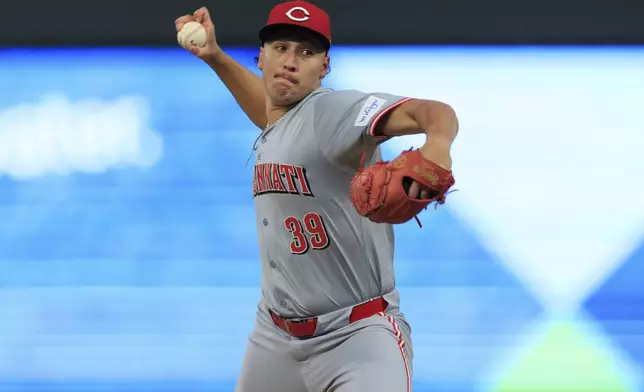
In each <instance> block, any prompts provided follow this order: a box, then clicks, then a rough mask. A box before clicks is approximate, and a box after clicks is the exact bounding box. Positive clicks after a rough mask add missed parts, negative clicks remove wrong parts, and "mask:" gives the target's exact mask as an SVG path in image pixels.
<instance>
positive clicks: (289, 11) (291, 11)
mask: <svg viewBox="0 0 644 392" xmlns="http://www.w3.org/2000/svg"><path fill="white" fill-rule="evenodd" d="M294 11H302V13H303V14H304V16H303V17H301V18H298V17H297V16H293V12H294ZM286 16H287V17H288V18H289V19H290V20H292V21H295V22H306V21H307V20H309V19H311V14H309V11H307V10H306V8H304V7H293V8H291V9H290V10H288V11H287V12H286Z"/></svg>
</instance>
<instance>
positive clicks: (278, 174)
mask: <svg viewBox="0 0 644 392" xmlns="http://www.w3.org/2000/svg"><path fill="white" fill-rule="evenodd" d="M267 193H289V194H294V195H302V196H313V193H312V192H311V186H310V185H309V180H308V178H306V169H305V168H303V167H302V166H297V165H287V164H284V163H268V162H267V163H258V164H256V165H255V168H254V170H253V197H255V196H259V195H264V194H267Z"/></svg>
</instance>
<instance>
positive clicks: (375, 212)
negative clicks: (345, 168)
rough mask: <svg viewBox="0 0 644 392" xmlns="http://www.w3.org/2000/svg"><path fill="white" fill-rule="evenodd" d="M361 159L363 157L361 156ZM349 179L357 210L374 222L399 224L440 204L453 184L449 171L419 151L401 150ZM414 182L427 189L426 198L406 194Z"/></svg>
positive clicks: (352, 199) (361, 169)
mask: <svg viewBox="0 0 644 392" xmlns="http://www.w3.org/2000/svg"><path fill="white" fill-rule="evenodd" d="M363 159H364V157H363ZM360 166H361V168H360V170H359V171H358V174H356V176H355V177H354V178H353V180H352V181H351V201H352V202H353V206H354V207H355V209H356V210H357V211H358V213H359V214H360V215H362V216H364V217H367V218H369V219H370V220H372V221H373V222H378V223H391V224H399V223H405V222H407V221H409V220H410V219H411V218H416V221H417V222H418V224H419V225H420V221H419V220H418V218H417V217H416V215H418V214H419V213H420V212H421V211H422V210H423V209H425V208H427V206H428V205H429V204H430V203H433V202H436V204H437V205H438V204H443V203H444V202H445V196H446V194H447V191H448V190H449V189H450V188H451V187H452V186H453V185H454V182H455V181H454V177H453V176H452V172H451V171H450V170H447V169H444V168H443V167H441V166H439V165H437V164H436V163H434V162H432V161H430V160H427V159H426V158H425V157H423V156H422V155H421V153H420V150H409V151H405V152H403V153H402V154H401V155H399V156H398V157H397V158H396V159H394V160H393V161H391V162H384V161H379V162H378V163H376V164H375V165H373V166H371V167H369V168H367V169H363V168H362V164H361V165H360ZM413 181H416V182H418V183H419V184H421V185H422V186H423V187H425V188H426V189H427V190H429V198H426V199H414V198H411V197H409V196H408V191H409V187H410V185H411V183H412V182H413Z"/></svg>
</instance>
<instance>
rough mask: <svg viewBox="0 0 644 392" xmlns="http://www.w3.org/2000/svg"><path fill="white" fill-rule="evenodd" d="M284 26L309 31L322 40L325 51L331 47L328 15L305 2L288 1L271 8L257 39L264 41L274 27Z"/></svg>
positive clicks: (299, 0)
mask: <svg viewBox="0 0 644 392" xmlns="http://www.w3.org/2000/svg"><path fill="white" fill-rule="evenodd" d="M285 25H290V26H299V27H302V28H304V29H306V30H308V31H311V32H313V33H315V34H316V35H317V36H318V38H320V39H321V40H322V42H323V44H324V45H325V47H326V49H327V50H328V49H329V47H330V46H331V22H330V20H329V15H328V14H327V13H326V12H325V11H323V10H322V9H320V8H318V7H316V6H315V5H313V4H311V3H309V2H307V1H301V0H296V1H289V2H286V3H280V4H278V5H276V6H275V7H273V9H272V10H271V13H270V14H269V15H268V22H266V26H264V27H263V28H262V29H261V30H260V31H259V38H260V39H261V40H262V41H264V40H265V39H266V36H267V35H268V33H269V32H272V31H273V29H274V28H275V27H277V26H285Z"/></svg>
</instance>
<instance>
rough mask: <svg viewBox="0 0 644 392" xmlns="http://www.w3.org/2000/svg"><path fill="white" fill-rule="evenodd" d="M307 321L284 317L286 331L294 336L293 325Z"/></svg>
mask: <svg viewBox="0 0 644 392" xmlns="http://www.w3.org/2000/svg"><path fill="white" fill-rule="evenodd" d="M305 322H306V319H284V327H286V332H287V333H288V334H289V335H291V336H292V335H293V333H292V332H291V325H293V324H302V323H305Z"/></svg>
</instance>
